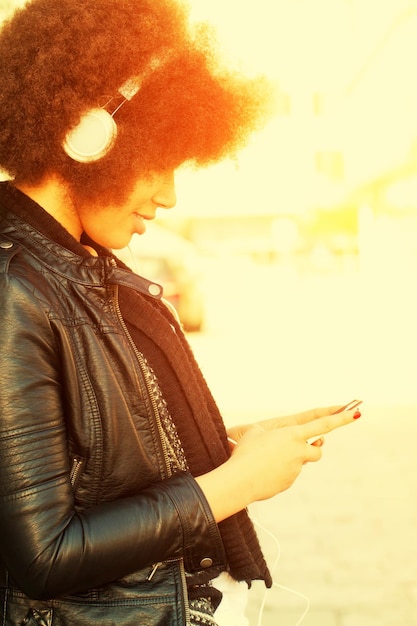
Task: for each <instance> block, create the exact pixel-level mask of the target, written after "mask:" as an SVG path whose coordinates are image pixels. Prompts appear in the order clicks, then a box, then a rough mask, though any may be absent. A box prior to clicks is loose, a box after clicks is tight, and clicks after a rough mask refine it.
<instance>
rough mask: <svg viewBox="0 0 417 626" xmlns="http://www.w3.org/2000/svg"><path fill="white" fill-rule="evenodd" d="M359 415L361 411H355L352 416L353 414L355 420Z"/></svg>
mask: <svg viewBox="0 0 417 626" xmlns="http://www.w3.org/2000/svg"><path fill="white" fill-rule="evenodd" d="M361 415H362V413H361V412H360V411H356V413H355V414H354V416H353V419H354V420H357V419H359V418H360V416H361Z"/></svg>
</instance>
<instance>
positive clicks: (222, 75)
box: [0, 0, 272, 202]
mask: <svg viewBox="0 0 417 626" xmlns="http://www.w3.org/2000/svg"><path fill="white" fill-rule="evenodd" d="M155 60H157V63H154V61H155ZM149 68H152V69H149ZM137 76H141V77H142V78H143V80H142V83H141V88H140V90H139V93H138V94H137V95H135V96H134V97H133V98H132V99H131V100H130V101H129V102H127V103H125V104H124V105H123V106H122V107H121V108H120V109H119V110H118V111H117V113H116V114H115V116H114V118H115V121H116V123H117V128H118V134H117V140H116V142H115V145H114V147H113V148H112V149H111V151H110V152H109V153H108V154H107V155H106V156H104V157H103V158H102V159H100V160H99V161H97V162H94V163H77V162H75V161H73V160H72V159H71V158H70V157H68V155H67V154H66V153H65V151H64V149H63V143H64V141H65V137H66V135H67V133H68V132H69V131H70V130H71V129H72V128H73V127H74V126H76V125H77V124H78V122H79V121H80V119H81V117H82V116H83V115H84V114H85V113H86V112H87V111H88V110H90V109H91V108H96V107H103V106H105V104H106V102H108V101H110V100H111V99H112V98H114V97H115V96H116V95H117V93H118V90H119V89H120V87H121V86H122V85H123V84H124V83H125V82H126V81H127V80H128V79H130V78H132V77H137ZM271 102H272V93H271V87H270V85H269V84H268V82H267V81H266V80H265V79H263V78H262V77H257V78H248V77H246V76H244V75H242V74H241V73H240V72H238V71H236V70H234V69H230V68H227V67H226V66H225V65H224V64H223V63H222V60H221V55H220V54H219V52H218V46H217V42H216V39H215V36H214V34H213V32H212V29H211V28H210V27H209V25H207V24H204V23H199V24H191V22H190V20H189V14H188V8H187V6H186V4H185V3H184V2H182V1H181V0H59V2H57V0H32V1H30V2H28V3H27V4H26V5H25V6H24V7H23V8H21V9H18V10H17V11H16V12H15V13H14V15H13V16H12V17H11V18H10V19H9V20H8V21H6V22H5V24H4V25H3V28H2V31H1V33H0V167H2V168H3V169H4V170H5V171H7V172H8V174H9V175H10V177H12V178H13V179H15V181H16V182H20V183H24V184H38V183H39V182H41V181H42V179H43V178H44V177H45V176H46V175H51V174H56V175H58V176H60V177H62V178H63V179H64V180H66V181H67V183H68V184H69V185H70V188H71V189H72V191H73V193H74V194H75V195H76V196H77V197H78V198H79V199H80V200H81V199H82V200H83V201H87V202H88V201H93V200H94V201H97V199H99V200H100V198H102V199H104V198H106V200H110V201H112V200H115V199H116V198H118V199H119V200H120V196H121V195H124V194H125V193H127V192H128V190H129V188H130V187H131V185H133V183H134V181H135V180H136V179H138V178H139V177H140V176H143V177H146V176H147V175H149V174H151V173H152V172H162V171H167V170H172V169H176V168H178V167H179V166H180V165H182V164H183V163H192V164H195V165H197V166H204V165H209V164H211V163H214V162H216V161H219V160H221V159H223V158H225V157H228V156H233V155H234V154H235V153H236V151H237V150H238V149H239V148H241V147H242V146H243V145H244V144H245V143H246V141H247V139H248V137H249V135H250V133H251V132H252V131H254V130H255V129H257V128H259V127H260V126H262V125H263V123H264V122H265V120H266V119H267V117H268V115H269V113H270V110H271V107H270V105H271Z"/></svg>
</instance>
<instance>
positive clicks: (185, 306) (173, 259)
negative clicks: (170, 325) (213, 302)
mask: <svg viewBox="0 0 417 626" xmlns="http://www.w3.org/2000/svg"><path fill="white" fill-rule="evenodd" d="M114 254H115V255H116V256H117V257H118V258H119V259H121V260H122V261H123V262H124V263H125V264H126V265H127V266H128V267H130V268H131V269H132V270H133V271H134V272H136V273H137V274H140V275H141V276H144V277H145V278H147V279H148V280H153V281H155V282H156V283H158V284H160V285H162V287H163V289H164V294H163V297H164V298H165V299H166V300H168V301H169V302H170V303H171V304H172V305H173V306H174V307H175V309H176V311H177V313H178V316H179V318H180V321H181V323H182V326H183V328H184V330H185V331H186V332H197V331H200V330H201V329H202V327H203V324H204V309H205V307H204V295H203V290H202V271H201V259H200V257H199V255H198V253H197V250H196V249H195V246H194V245H193V244H192V243H191V242H189V241H187V240H186V239H184V238H183V237H180V236H179V235H176V234H175V233H172V232H170V231H169V230H167V229H166V228H163V227H161V226H158V225H157V224H155V223H153V222H152V223H148V224H147V227H146V233H144V234H143V235H137V234H135V235H133V237H132V239H131V242H130V244H129V246H127V247H126V248H123V249H122V250H114Z"/></svg>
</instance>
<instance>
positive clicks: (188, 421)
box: [0, 183, 272, 587]
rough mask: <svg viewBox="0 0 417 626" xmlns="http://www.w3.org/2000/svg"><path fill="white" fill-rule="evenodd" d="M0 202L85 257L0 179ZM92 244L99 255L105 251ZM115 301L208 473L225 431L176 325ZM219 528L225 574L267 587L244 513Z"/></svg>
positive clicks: (193, 459) (194, 458) (150, 308)
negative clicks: (225, 567)
mask: <svg viewBox="0 0 417 626" xmlns="http://www.w3.org/2000/svg"><path fill="white" fill-rule="evenodd" d="M0 204H1V205H2V209H3V210H4V209H5V207H8V208H9V209H10V210H12V211H13V212H14V213H15V214H16V215H19V216H20V217H21V218H23V219H24V220H25V221H27V222H28V223H29V224H31V225H32V226H33V228H35V229H36V230H38V231H39V232H41V233H42V234H43V235H44V236H46V237H48V238H49V239H51V240H53V241H55V242H56V243H57V244H59V245H61V246H63V247H65V248H67V249H68V250H72V251H73V252H75V253H76V254H78V255H80V256H86V257H88V256H89V253H88V252H87V250H86V249H85V248H84V247H83V246H82V245H81V244H80V243H79V242H78V241H76V240H75V239H74V238H73V237H72V236H71V235H70V234H69V233H68V232H67V231H66V230H65V229H64V228H63V227H62V226H61V225H60V224H59V223H58V222H57V221H56V220H55V219H54V218H53V217H52V216H51V215H49V213H47V212H46V211H44V210H43V209H42V208H41V207H40V206H39V205H38V204H36V203H35V202H33V201H32V200H31V199H30V198H28V197H27V196H25V195H24V194H22V193H21V192H19V191H18V190H16V189H15V188H14V187H13V186H11V185H9V184H8V183H0ZM88 243H90V245H91V244H92V243H93V242H88ZM94 247H95V248H96V249H97V251H98V252H99V254H109V253H108V251H106V250H104V249H102V248H100V247H99V246H97V245H94ZM119 300H120V308H121V312H122V315H123V317H124V319H125V322H126V325H127V327H128V329H129V331H130V333H131V336H132V339H133V340H134V342H135V344H136V345H137V347H138V350H139V351H140V352H142V353H143V354H144V355H145V356H146V358H147V359H148V361H149V363H150V364H151V366H152V368H153V369H154V372H155V373H156V376H157V378H158V382H159V385H160V387H161V391H162V393H163V395H164V397H165V400H166V402H167V405H168V408H169V411H170V414H171V416H172V419H173V421H174V423H175V426H176V428H177V430H178V434H179V437H180V440H181V443H182V445H183V448H184V452H185V455H186V458H187V462H188V465H189V468H190V472H191V473H192V475H194V476H199V475H201V474H204V473H206V472H209V471H210V470H212V469H214V468H215V467H217V466H218V465H220V464H221V463H224V462H225V461H226V460H227V458H228V457H229V450H228V444H227V439H226V431H225V428H224V425H223V420H222V418H221V416H220V414H219V411H218V408H217V406H216V404H215V402H214V400H213V397H212V395H211V393H210V391H209V389H208V386H207V384H206V381H205V379H204V377H203V375H202V373H201V371H200V368H199V367H198V365H197V363H196V361H195V359H194V356H193V353H192V351H191V348H190V346H189V344H188V342H187V341H186V338H185V337H184V334H183V332H182V330H181V328H180V326H179V325H178V324H177V322H176V321H175V320H174V319H173V317H172V315H171V313H170V312H169V311H168V309H167V308H166V307H165V305H163V304H162V303H161V302H159V301H155V300H152V299H150V298H147V297H145V296H141V295H140V294H138V293H136V292H133V291H131V290H129V289H128V288H125V287H122V288H120V290H119ZM173 328H174V329H175V330H174V329H173ZM219 528H220V533H221V536H222V540H223V543H224V547H225V551H226V555H227V559H228V564H229V568H230V573H231V575H232V576H233V577H234V578H235V579H236V580H246V581H250V580H255V579H263V580H264V581H265V584H266V585H267V586H268V587H270V586H271V585H272V580H271V575H270V573H269V570H268V567H267V564H266V562H265V559H264V557H263V555H262V551H261V548H260V546H259V542H258V538H257V536H256V533H255V530H254V528H253V525H252V522H251V521H250V519H249V517H248V515H247V513H246V511H241V512H240V513H238V514H236V515H234V516H232V517H230V518H228V519H226V520H224V521H223V522H221V523H220V524H219Z"/></svg>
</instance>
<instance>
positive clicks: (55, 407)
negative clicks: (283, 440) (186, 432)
mask: <svg viewBox="0 0 417 626" xmlns="http://www.w3.org/2000/svg"><path fill="white" fill-rule="evenodd" d="M120 284H124V285H130V287H131V288H132V289H136V290H138V291H140V292H142V293H146V294H147V296H149V286H150V283H149V282H148V281H146V280H144V279H142V278H140V277H138V276H136V275H134V274H132V273H130V272H128V271H126V270H123V269H120V268H118V267H117V266H116V264H115V262H114V259H112V258H111V257H107V258H106V257H97V258H96V257H89V258H84V257H80V256H77V255H76V254H74V253H73V252H71V251H69V250H67V249H66V248H61V247H59V246H58V245H57V244H56V243H54V242H52V241H50V240H48V239H46V238H45V237H44V236H43V235H41V234H40V233H39V232H37V231H36V230H34V229H33V228H32V227H31V226H30V225H28V224H27V223H26V222H24V221H23V220H21V219H20V218H18V217H17V216H15V215H14V214H13V213H11V212H7V211H6V210H5V209H4V208H2V209H1V213H0V324H1V326H0V327H1V348H0V376H1V379H0V507H1V508H0V588H1V589H0V591H1V597H2V603H3V608H2V609H1V616H2V617H0V622H1V623H2V624H3V625H4V624H7V625H8V626H10V625H20V624H21V623H23V622H24V623H26V624H59V626H75V625H77V626H84V625H85V626H87V624H88V625H89V626H93V625H98V624H100V626H110V625H111V624H118V625H124V626H127V625H133V624H135V625H138V624H147V625H148V626H151V625H156V624H161V625H162V624H163V625H164V626H167V625H177V624H187V622H188V617H187V597H186V591H185V571H187V572H196V571H199V570H202V568H204V567H206V568H211V567H213V572H214V571H216V568H217V571H218V569H225V555H224V550H223V545H222V541H221V537H220V534H219V531H218V527H217V524H216V523H215V520H214V519H213V516H212V513H211V511H210V508H209V506H208V503H207V501H206V499H205V497H204V495H203V494H202V492H201V490H200V489H199V487H198V485H197V483H196V481H195V480H194V479H193V478H192V476H190V475H189V474H187V473H181V474H176V475H173V476H170V475H169V471H168V469H167V463H166V462H165V457H164V449H163V446H162V444H161V437H160V428H161V425H160V423H159V418H158V413H157V410H156V409H155V407H154V405H153V398H152V394H151V392H150V390H149V389H148V386H147V383H146V380H145V377H144V376H143V372H142V364H141V357H140V354H139V353H138V352H137V350H135V347H134V345H133V342H132V341H131V339H130V337H129V334H128V332H127V330H126V328H125V326H124V323H123V320H122V318H121V315H120V312H119V309H118V286H119V285H120ZM150 291H152V288H151V289H150ZM173 332H174V331H173ZM155 564H157V566H156V567H153V566H154V565H155ZM210 571H211V570H210ZM151 572H152V574H151ZM30 598H31V599H30ZM0 608H1V607H0ZM25 618H26V621H24V620H25ZM1 619H2V620H3V621H1Z"/></svg>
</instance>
